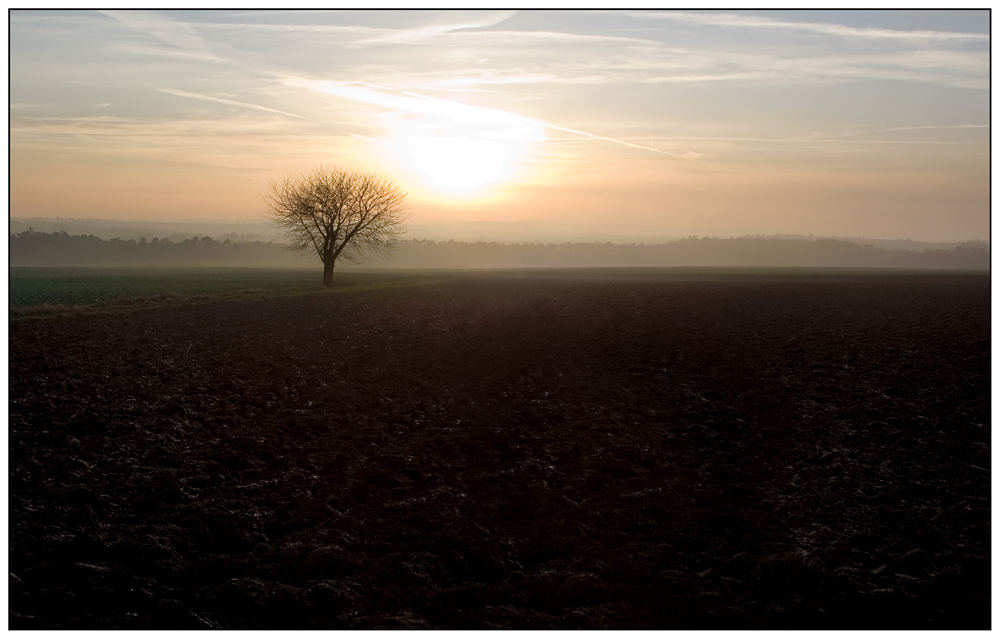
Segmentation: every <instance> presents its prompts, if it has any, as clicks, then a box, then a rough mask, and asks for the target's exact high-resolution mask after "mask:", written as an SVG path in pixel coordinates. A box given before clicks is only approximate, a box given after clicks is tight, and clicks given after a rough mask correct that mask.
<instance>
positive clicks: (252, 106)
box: [157, 88, 304, 118]
mask: <svg viewBox="0 0 1000 639" xmlns="http://www.w3.org/2000/svg"><path fill="white" fill-rule="evenodd" d="M157 91H160V92H162V93H169V94H170V95H176V96H178V97H181V98H192V99H194V100H205V101H208V102H218V103H219V104H228V105H230V106H238V107H241V108H244V109H253V110H255V111H265V112H267V113H277V114H279V115H287V116H289V117H292V118H302V117H304V116H301V115H299V114H297V113H289V112H288V111H281V110H279V109H272V108H271V107H266V106H262V105H260V104H252V103H250V102H240V101H239V100H230V99H228V98H217V97H215V96H211V95H205V94H202V93H194V92H192V91H182V90H180V89H171V88H158V89H157Z"/></svg>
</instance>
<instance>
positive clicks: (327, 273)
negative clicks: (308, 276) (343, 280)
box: [323, 260, 333, 288]
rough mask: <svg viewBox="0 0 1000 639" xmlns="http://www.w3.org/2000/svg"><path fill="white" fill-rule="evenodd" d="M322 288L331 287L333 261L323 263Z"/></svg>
mask: <svg viewBox="0 0 1000 639" xmlns="http://www.w3.org/2000/svg"><path fill="white" fill-rule="evenodd" d="M323 286H325V287H327V288H330V287H331V286H333V260H327V261H325V262H323Z"/></svg>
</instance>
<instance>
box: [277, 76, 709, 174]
mask: <svg viewBox="0 0 1000 639" xmlns="http://www.w3.org/2000/svg"><path fill="white" fill-rule="evenodd" d="M285 83H286V84H288V85H289V86H296V87H300V88H305V89H309V90H312V91H317V92H320V93H326V94H329V95H334V96H337V97H340V98H345V99H348V100H352V101H356V102H362V103H365V104H371V105H375V106H379V107H382V108H385V109H391V110H396V111H402V112H405V113H410V114H418V115H425V116H434V117H438V118H444V119H445V120H446V121H447V122H448V123H449V124H450V125H451V126H454V127H475V128H476V129H478V130H480V131H485V135H499V136H510V135H512V134H513V135H516V136H518V137H519V138H520V139H534V140H535V141H540V140H539V134H538V131H539V130H540V129H551V130H554V131H562V132H564V133H570V134H573V135H577V136H582V137H585V138H589V139H592V140H598V141H601V142H609V143H612V144H618V145H621V146H626V147H630V148H633V149H639V150H642V151H648V152H651V153H657V154H660V155H667V156H670V157H675V158H680V159H685V160H690V159H694V157H695V156H694V154H687V153H685V154H680V153H672V152H670V151H665V150H663V149H658V148H655V147H652V146H648V145H643V144H636V143H633V142H628V141H626V140H621V139H618V138H613V137H609V136H604V135H599V134H596V133H591V132H588V131H582V130H580V129H574V128H570V127H566V126H562V125H559V124H555V123H552V122H547V121H544V120H540V119H537V118H530V117H526V116H522V115H519V114H516V113H512V112H509V111H502V110H499V109H489V108H484V107H477V106H470V105H467V104H463V103H461V102H455V101H453V100H443V99H440V98H433V97H430V96H426V95H421V94H418V93H414V92H412V91H405V90H393V89H389V88H387V87H381V86H377V85H372V84H369V83H345V82H330V81H320V80H308V79H304V78H294V77H293V78H287V79H286V80H285Z"/></svg>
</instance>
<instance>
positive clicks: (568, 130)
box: [545, 122, 694, 160]
mask: <svg viewBox="0 0 1000 639" xmlns="http://www.w3.org/2000/svg"><path fill="white" fill-rule="evenodd" d="M545 126H546V127H548V128H550V129H555V130H556V131H565V132H566V133H575V134H576V135H582V136H583V137H586V138H592V139H594V140H602V141H604V142H613V143H614V144H621V145H622V146H630V147H632V148H633V149H642V150H643V151H652V152H653V153H661V154H663V155H669V156H670V157H672V158H680V159H681V160H692V159H694V158H692V157H690V156H687V155H681V154H679V153H671V152H670V151H664V150H663V149H657V148H655V147H652V146H645V145H643V144H634V143H632V142H626V141H625V140H619V139H618V138H609V137H607V136H604V135H596V134H594V133H587V132H586V131H580V130H579V129H571V128H569V127H565V126H559V125H558V124H552V123H551V122H546V123H545Z"/></svg>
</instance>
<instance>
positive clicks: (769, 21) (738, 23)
mask: <svg viewBox="0 0 1000 639" xmlns="http://www.w3.org/2000/svg"><path fill="white" fill-rule="evenodd" d="M614 13H616V14H621V15H630V16H633V17H637V18H644V19H649V18H656V19H660V20H671V21H674V22H685V23H688V24H696V25H702V26H718V27H739V28H748V29H786V30H795V31H806V32H811V33H821V34H823V35H831V36H840V37H851V38H869V39H883V40H979V41H988V40H989V35H988V34H985V33H963V32H954V31H929V30H923V29H916V30H904V29H879V28H863V27H851V26H847V25H843V24H835V23H827V22H798V21H794V20H778V19H775V18H767V17H763V16H755V15H742V14H737V13H690V12H686V11H649V12H646V11H629V12H614Z"/></svg>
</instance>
